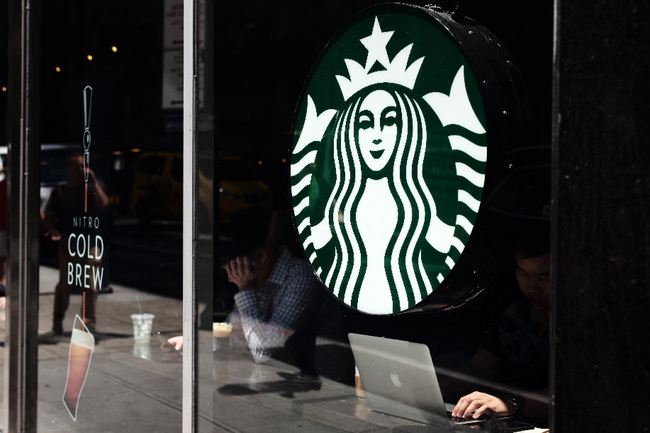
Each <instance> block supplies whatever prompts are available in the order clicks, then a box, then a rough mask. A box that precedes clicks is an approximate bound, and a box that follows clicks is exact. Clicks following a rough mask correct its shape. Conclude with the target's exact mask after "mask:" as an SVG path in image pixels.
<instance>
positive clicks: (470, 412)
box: [451, 391, 514, 419]
mask: <svg viewBox="0 0 650 433" xmlns="http://www.w3.org/2000/svg"><path fill="white" fill-rule="evenodd" d="M513 413H514V409H512V408H510V407H509V406H508V405H506V403H505V402H504V401H503V400H501V399H500V398H498V397H495V396H493V395H490V394H486V393H484V392H478V391H475V392H473V393H471V394H468V395H466V396H464V397H461V399H460V400H458V403H457V404H456V407H454V410H453V411H452V412H451V416H453V417H454V418H463V419H464V418H474V419H478V418H480V417H481V416H490V415H493V414H495V415H497V416H505V415H512V414H513Z"/></svg>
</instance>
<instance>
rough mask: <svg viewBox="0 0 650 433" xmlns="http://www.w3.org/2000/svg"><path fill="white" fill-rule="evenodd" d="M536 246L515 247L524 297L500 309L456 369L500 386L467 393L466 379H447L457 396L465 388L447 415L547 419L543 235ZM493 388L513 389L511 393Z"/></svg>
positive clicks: (546, 300) (546, 274)
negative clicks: (479, 342) (477, 346)
mask: <svg viewBox="0 0 650 433" xmlns="http://www.w3.org/2000/svg"><path fill="white" fill-rule="evenodd" d="M538 245H539V243H532V244H529V245H524V244H520V245H518V246H517V252H516V266H515V276H516V280H517V285H518V287H519V290H520V291H521V294H522V295H523V298H521V299H520V300H518V301H515V302H513V303H512V304H511V305H509V306H508V307H507V308H505V309H504V310H503V311H502V312H501V314H500V317H499V318H498V320H495V321H494V322H493V324H494V326H493V328H494V329H491V330H489V331H488V333H487V335H486V337H487V338H486V339H485V340H484V342H483V345H482V347H481V348H480V349H478V351H477V352H476V353H475V354H474V356H473V357H472V358H471V359H470V360H469V361H468V363H467V364H466V365H465V366H464V367H463V368H462V369H461V373H463V374H466V375H469V376H472V377H477V378H479V379H486V380H487V382H490V383H492V384H493V383H495V382H496V383H499V384H500V385H501V386H498V387H494V386H492V387H490V386H488V387H487V388H486V389H485V390H483V391H484V392H480V391H474V392H471V393H469V391H471V390H466V391H463V386H464V385H465V386H466V384H463V383H460V382H453V381H451V380H450V381H448V382H446V383H444V386H445V388H447V389H448V390H449V391H452V390H455V391H456V393H457V394H456V395H459V394H458V392H459V391H461V392H467V394H466V395H464V396H462V397H461V398H460V399H459V401H458V403H457V405H456V407H455V408H454V410H453V412H452V416H455V417H459V418H467V417H470V416H472V417H474V418H479V417H481V416H482V415H488V416H489V415H493V414H496V415H499V416H503V415H515V416H517V417H519V418H522V419H524V420H527V421H529V422H532V423H534V424H537V425H546V424H547V423H548V368H549V364H548V362H549V360H548V347H549V340H548V338H549V334H548V332H549V310H550V253H549V249H548V238H547V237H546V238H545V243H544V242H542V243H541V247H539V246H538ZM441 385H442V384H441ZM474 386H475V385H474ZM493 388H498V389H502V390H503V389H504V388H505V389H508V390H516V394H515V393H512V392H503V391H494V390H493ZM461 395H462V394H461Z"/></svg>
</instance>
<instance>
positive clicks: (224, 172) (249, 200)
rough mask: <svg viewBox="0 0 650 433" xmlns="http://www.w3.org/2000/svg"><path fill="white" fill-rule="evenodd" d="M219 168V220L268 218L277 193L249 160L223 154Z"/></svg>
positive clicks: (245, 220) (231, 221)
mask: <svg viewBox="0 0 650 433" xmlns="http://www.w3.org/2000/svg"><path fill="white" fill-rule="evenodd" d="M217 168H218V170H219V222H222V223H239V222H247V223H260V222H265V223H266V222H267V221H266V218H268V217H269V215H270V214H271V211H272V210H273V195H272V194H271V189H270V188H269V187H268V185H267V184H266V183H265V182H264V181H262V180H261V179H260V178H259V177H258V176H257V175H256V174H255V172H254V171H253V170H252V169H251V168H250V166H248V164H246V162H245V161H244V160H243V159H241V158H239V157H236V156H222V157H220V158H219V162H218V165H217Z"/></svg>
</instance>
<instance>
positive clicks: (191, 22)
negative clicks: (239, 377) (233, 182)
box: [182, 0, 199, 433]
mask: <svg viewBox="0 0 650 433" xmlns="http://www.w3.org/2000/svg"><path fill="white" fill-rule="evenodd" d="M198 16H199V2H198V0H184V2H183V39H184V43H183V178H184V179H191V181H190V182H185V184H184V186H183V340H184V344H183V348H184V350H183V417H182V418H183V419H182V427H183V433H194V432H197V431H198V412H199V410H198V386H199V383H198V344H197V343H198V338H197V335H198V319H199V317H198V303H197V296H196V275H197V260H195V258H196V257H197V255H198V231H197V225H196V221H197V219H196V218H195V215H196V214H197V203H198V197H197V191H198V185H197V183H198V179H197V175H196V173H197V159H196V146H197V144H198V135H197V134H198V116H197V114H198V101H199V99H198V74H199V68H198V57H199V56H198V46H199V37H198V31H199V25H198Z"/></svg>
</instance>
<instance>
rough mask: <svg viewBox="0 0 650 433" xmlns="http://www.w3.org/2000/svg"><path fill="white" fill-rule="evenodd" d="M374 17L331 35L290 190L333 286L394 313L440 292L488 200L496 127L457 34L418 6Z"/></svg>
mask: <svg viewBox="0 0 650 433" xmlns="http://www.w3.org/2000/svg"><path fill="white" fill-rule="evenodd" d="M371 11H372V10H371ZM371 11H369V12H366V13H364V14H361V15H359V16H358V17H357V18H356V19H354V20H353V21H352V22H351V23H349V24H348V26H347V27H346V28H345V29H344V30H343V31H341V32H340V33H339V35H338V36H337V37H335V38H334V39H333V40H332V42H331V43H330V45H329V46H328V48H327V49H326V51H325V53H324V54H323V55H322V57H321V59H320V61H319V63H318V65H317V66H316V68H315V70H314V71H313V74H312V76H311V79H310V80H309V82H308V83H307V86H306V88H305V92H304V94H303V99H302V100H301V101H300V105H299V107H298V112H297V117H296V127H295V137H294V142H293V148H292V155H291V183H292V187H291V192H292V197H293V210H294V216H295V222H296V227H297V230H298V233H299V236H300V240H301V242H302V246H303V248H304V250H305V253H306V255H307V257H308V259H309V261H310V262H311V264H312V266H313V269H314V271H315V272H316V274H317V275H318V277H319V278H320V279H321V281H322V282H323V283H324V284H325V286H326V287H327V288H328V289H329V290H330V291H331V292H332V293H333V294H334V295H335V296H337V297H338V298H339V299H340V300H341V301H343V302H344V303H345V304H347V305H349V306H350V307H352V308H356V309H358V310H361V311H363V312H367V313H372V314H393V313H398V312H401V311H404V310H407V309H409V308H412V307H414V306H416V305H417V304H419V303H421V302H422V301H423V300H424V299H425V298H426V297H427V296H429V295H430V294H431V293H433V292H434V291H435V290H436V289H437V288H438V286H439V285H440V283H441V282H442V281H444V279H445V278H446V277H447V275H448V274H449V272H450V271H451V269H452V268H453V267H454V265H455V263H456V261H457V260H458V259H459V257H460V255H461V253H462V252H463V250H464V248H465V245H466V243H467V241H468V239H469V236H470V234H471V233H472V229H473V227H474V222H475V220H476V216H477V213H478V210H479V205H480V203H481V198H482V193H483V185H484V179H485V166H486V161H487V141H486V127H485V116H484V112H483V106H482V102H481V96H480V93H479V89H478V85H477V83H476V79H475V78H474V76H473V74H472V70H471V69H470V67H469V66H468V63H467V61H466V59H465V57H464V56H463V53H462V52H461V50H460V49H459V45H458V42H456V41H455V40H454V38H453V37H451V35H450V34H449V32H448V31H447V30H446V29H445V28H444V27H443V26H442V25H441V24H440V23H439V22H438V21H436V20H435V19H433V18H432V17H431V16H430V15H428V14H426V13H424V12H422V11H421V10H419V9H416V8H412V7H408V6H404V5H391V6H390V7H384V8H382V9H381V10H380V12H371Z"/></svg>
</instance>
